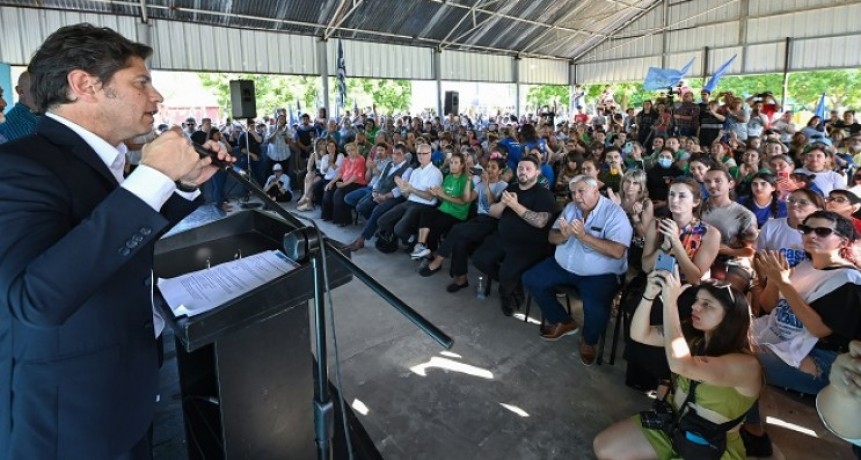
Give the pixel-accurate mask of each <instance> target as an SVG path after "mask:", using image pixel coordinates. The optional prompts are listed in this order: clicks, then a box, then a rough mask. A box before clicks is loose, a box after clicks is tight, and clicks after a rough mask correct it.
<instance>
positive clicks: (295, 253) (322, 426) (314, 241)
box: [193, 144, 454, 460]
mask: <svg viewBox="0 0 861 460" xmlns="http://www.w3.org/2000/svg"><path fill="white" fill-rule="evenodd" d="M193 145H194V149H195V150H196V151H197V153H198V154H199V155H201V156H210V155H211V156H212V161H213V164H214V165H215V166H218V167H220V168H222V169H224V170H225V171H227V174H228V175H229V176H231V177H233V178H234V179H235V180H236V181H237V182H239V183H240V184H242V185H243V186H244V187H245V188H246V190H248V191H249V192H250V193H251V194H253V195H256V196H257V197H258V198H260V199H261V200H263V203H264V205H265V207H268V208H271V209H272V210H273V211H275V213H276V214H278V216H279V217H281V218H282V219H284V220H285V221H287V223H289V224H291V225H292V226H293V227H294V228H295V229H294V230H293V231H291V232H290V233H287V234H285V235H284V241H283V242H284V250H285V252H286V253H287V255H288V256H289V257H290V258H292V259H294V260H295V261H296V262H298V263H303V262H307V261H310V262H311V267H312V268H313V270H314V325H315V333H316V341H315V348H316V351H317V364H316V367H315V375H316V382H315V387H314V433H315V442H316V444H317V458H318V460H329V459H331V458H332V446H331V440H332V430H333V426H334V406H333V405H332V399H331V394H330V393H329V375H328V372H329V371H328V364H327V361H328V359H327V358H328V357H327V348H326V323H325V309H324V295H325V290H326V289H327V286H326V281H325V277H326V271H325V267H324V264H325V263H326V258H327V255H329V254H331V256H332V258H334V259H335V260H337V261H338V262H339V263H340V264H341V265H343V266H344V268H346V269H347V271H349V272H350V273H351V274H352V275H353V276H355V277H356V278H358V279H359V281H361V282H362V283H364V284H365V285H366V286H368V287H369V288H371V290H372V291H374V292H375V293H376V294H377V295H379V296H380V297H381V298H382V299H383V300H385V301H386V302H387V303H388V304H389V305H391V306H392V307H394V309H395V310H397V311H398V312H399V313H401V314H402V315H404V316H405V317H406V318H407V319H408V320H409V321H410V322H412V323H413V324H414V325H416V327H418V328H419V330H421V331H422V332H424V333H425V334H427V335H428V336H430V337H431V338H432V339H434V341H436V342H437V343H439V344H440V345H442V346H443V347H444V348H445V349H451V347H452V345H454V340H453V339H452V338H451V337H449V336H448V335H447V334H446V333H445V332H443V331H442V330H440V329H439V328H437V327H436V326H435V325H434V324H433V323H431V322H430V321H428V320H427V319H425V318H424V317H423V316H422V315H421V314H419V313H418V312H416V311H415V310H413V309H412V308H410V307H409V306H408V305H407V304H406V303H404V301H403V300H401V299H400V298H398V297H397V296H396V295H395V294H394V293H392V292H391V291H390V290H388V289H387V288H386V287H385V286H383V285H382V284H380V283H379V282H378V281H377V280H375V279H374V278H373V277H371V275H369V274H368V273H367V272H365V271H364V270H362V269H361V268H359V267H358V266H357V265H356V264H355V263H354V262H353V261H352V260H351V259H350V258H349V257H347V256H346V255H344V253H342V252H341V250H340V249H338V248H337V247H335V246H334V245H333V244H332V243H331V242H329V241H327V240H325V239H324V238H323V237H322V234H321V233H320V231H319V229H316V228H314V227H309V226H307V225H303V223H302V221H301V220H300V218H298V217H296V216H295V215H294V214H293V213H291V212H290V211H287V210H286V209H284V208H282V207H281V205H280V204H279V203H277V202H276V201H275V200H273V199H272V198H271V197H270V196H269V195H268V194H267V193H266V192H264V191H263V189H262V188H261V187H260V186H259V185H257V184H256V183H254V182H253V181H252V180H250V179H249V177H247V176H248V175H249V173H248V172H246V171H242V170H241V169H239V168H237V167H233V165H231V164H230V163H226V162H223V161H221V160H217V159H216V157H215V156H214V155H212V152H210V151H209V150H206V149H205V148H203V147H202V146H200V145H198V144H193ZM340 397H342V398H343V395H340ZM345 435H346V436H349V433H345Z"/></svg>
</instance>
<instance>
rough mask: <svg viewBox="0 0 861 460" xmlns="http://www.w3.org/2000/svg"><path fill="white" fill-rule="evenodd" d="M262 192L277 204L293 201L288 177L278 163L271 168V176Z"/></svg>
mask: <svg viewBox="0 0 861 460" xmlns="http://www.w3.org/2000/svg"><path fill="white" fill-rule="evenodd" d="M263 191H264V192H266V194H267V195H269V196H271V197H272V199H273V200H275V201H277V202H279V203H285V202H288V201H293V189H291V188H290V176H288V175H287V174H284V168H283V167H281V164H280V163H275V165H274V166H272V175H271V176H269V178H268V179H266V185H264V186H263Z"/></svg>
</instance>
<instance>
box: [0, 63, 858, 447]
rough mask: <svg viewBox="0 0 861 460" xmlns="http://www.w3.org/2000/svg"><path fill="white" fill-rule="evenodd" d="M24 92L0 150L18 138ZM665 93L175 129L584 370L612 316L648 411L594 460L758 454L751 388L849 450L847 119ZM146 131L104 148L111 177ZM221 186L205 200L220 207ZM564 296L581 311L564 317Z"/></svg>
mask: <svg viewBox="0 0 861 460" xmlns="http://www.w3.org/2000/svg"><path fill="white" fill-rule="evenodd" d="M28 78H29V76H28V75H27V74H25V75H24V76H22V80H20V81H19V82H18V83H19V85H18V88H16V90H18V92H19V95H20V100H21V102H20V103H19V104H21V106H20V107H19V106H16V109H14V110H13V112H10V114H9V116H8V117H7V119H6V122H5V123H3V124H0V135H2V136H3V138H5V139H2V140H13V139H14V138H16V137H20V136H26V135H27V134H28V132H32V131H33V130H34V129H35V123H36V117H35V115H34V114H33V109H31V108H30V105H31V104H32V99H31V98H30V96H29V93H28V92H27V91H28V88H29V82H28ZM19 89H20V90H19ZM584 98H585V96H583V95H582V94H580V95H579V96H578V98H577V101H578V102H579V103H581V104H582V103H583V101H584ZM679 99H680V100H679V101H678V102H676V101H674V100H673V98H672V97H669V96H665V95H662V97H660V98H658V99H656V100H655V101H654V102H653V101H648V100H647V101H645V102H644V103H643V104H642V107H637V108H626V110H622V108H621V107H619V106H618V104H616V102H615V100H614V98H613V95H612V89H611V88H610V87H608V88H607V89H605V91H604V93H602V96H601V98H600V100H599V101H597V103H596V104H595V106H596V110H595V112H594V113H592V114H587V113H586V110H585V109H584V108H583V107H582V106H581V107H577V111H576V112H577V113H576V115H574V116H573V117H571V119H570V120H559V119H557V118H556V116H555V114H554V113H552V112H549V111H544V112H540V113H536V114H534V115H531V116H523V117H519V118H518V117H516V116H511V115H508V116H502V115H496V116H482V117H480V118H479V119H477V120H471V119H469V118H468V117H466V116H457V115H455V114H449V115H448V116H446V117H444V118H440V117H428V118H423V117H410V116H399V117H390V116H385V115H381V114H378V113H377V112H376V109H375V108H374V109H373V110H371V111H369V112H368V113H361V114H349V113H348V114H346V115H345V116H343V117H340V119H335V118H331V117H329V116H328V114H327V113H326V111H325V110H324V109H320V111H319V112H318V113H317V114H316V116H315V117H312V116H311V114H302V115H301V116H300V118H299V121H298V122H297V123H296V124H294V125H291V124H290V123H289V122H288V116H287V113H286V111H285V110H283V109H282V110H279V111H277V112H276V113H275V114H274V116H272V117H264V118H263V119H262V120H260V121H257V120H248V121H247V122H246V123H245V124H239V123H235V122H232V121H230V120H228V122H227V123H225V124H223V125H222V126H214V125H213V123H212V120H209V119H202V120H201V122H200V124H198V123H197V121H196V120H195V119H193V118H189V119H188V120H186V121H185V123H183V128H182V130H183V133H184V134H185V136H187V137H188V138H190V139H191V140H193V141H195V142H197V143H200V144H204V143H208V145H210V146H216V145H217V146H221V147H219V148H218V150H219V151H221V150H223V151H226V152H232V153H233V155H234V156H235V157H236V161H237V164H239V165H240V166H241V167H244V168H246V169H248V170H250V171H251V173H252V176H253V177H254V178H255V179H256V180H257V181H258V182H259V183H260V184H263V187H264V189H265V191H266V192H267V193H269V194H270V195H271V196H272V197H273V198H275V199H276V200H277V201H279V202H291V201H294V198H296V197H298V203H297V204H298V207H297V209H298V210H299V211H301V212H307V213H312V212H315V210H316V209H319V210H320V214H319V218H321V219H322V220H324V221H331V222H332V223H334V224H337V225H340V226H344V227H346V226H350V225H355V224H356V223H359V222H361V232H360V234H359V235H358V236H356V238H355V239H354V240H353V241H352V242H350V243H349V244H348V245H346V247H345V249H346V250H350V251H360V250H363V248H365V246H366V245H368V244H369V242H371V241H373V246H374V247H375V248H376V250H378V251H380V252H383V253H396V252H398V251H399V250H403V251H404V252H406V254H408V255H409V257H411V258H412V259H414V260H416V261H418V263H419V264H420V265H419V269H418V275H416V276H421V277H429V276H433V275H434V274H436V273H437V272H439V271H441V270H442V269H443V268H444V266H445V265H446V261H448V265H449V270H448V273H449V276H450V277H451V282H450V283H449V284H448V286H447V288H446V290H447V292H449V293H451V294H452V295H455V294H457V293H458V292H459V291H461V290H462V289H464V288H466V287H468V286H469V280H468V279H469V278H468V273H469V270H470V267H474V270H476V271H477V272H478V273H479V274H480V276H482V277H483V278H484V280H486V281H485V283H484V285H483V290H484V292H482V294H484V295H488V294H489V293H490V292H491V290H492V289H491V286H492V284H493V283H496V292H497V293H498V301H499V306H500V310H501V311H502V313H503V314H504V315H507V316H510V315H512V314H513V313H514V311H515V310H517V309H518V308H520V307H521V306H522V305H523V304H524V303H525V301H526V300H525V299H526V297H527V296H529V297H531V298H532V299H533V300H534V302H535V303H536V304H537V305H538V306H539V308H540V309H541V313H542V317H543V321H542V325H541V327H540V329H539V336H540V337H541V338H542V339H544V340H549V341H556V340H560V339H563V338H564V337H566V336H570V335H573V334H575V333H577V332H578V331H581V334H580V342H579V356H580V359H581V361H582V362H583V363H584V364H586V365H590V364H592V363H594V362H595V361H596V355H597V350H596V344H597V342H598V341H599V339H600V337H601V336H602V335H603V334H604V333H605V330H606V329H607V324H608V322H609V319H610V316H611V311H612V309H613V308H621V309H624V311H625V312H626V314H628V315H629V316H630V318H631V327H630V333H629V343H628V345H627V347H626V357H627V360H628V362H629V369H628V373H629V374H632V375H630V376H629V377H630V378H629V379H626V380H628V381H629V382H637V383H633V384H632V386H635V387H637V388H639V389H655V388H662V382H664V381H667V380H668V381H669V383H670V385H669V386H668V389H667V391H666V392H664V393H663V394H665V395H666V397H665V398H658V402H657V403H656V406H655V408H653V410H651V411H645V412H643V413H641V414H639V415H637V416H635V417H633V418H632V419H628V420H625V421H622V422H620V423H618V424H616V425H613V426H611V427H609V428H607V429H606V430H605V431H604V432H602V433H601V434H599V435H598V436H597V437H596V439H595V442H594V448H595V453H596V455H597V456H598V457H599V458H648V457H658V458H670V457H671V456H673V455H681V456H683V457H684V458H721V456H724V457H723V458H743V457H744V455H745V454H746V455H751V456H768V455H770V454H771V449H772V444H771V441H770V440H769V438H768V435H767V433H766V430H765V427H764V425H763V423H762V417H761V413H760V411H759V402H758V401H759V397H760V395H761V394H762V392H763V391H764V385H763V382H765V383H766V384H770V385H775V386H778V387H781V388H787V389H791V390H793V391H797V392H801V393H807V394H811V395H815V394H819V395H820V404H819V409H820V411H821V413H822V416H823V419H824V420H826V423H827V426H828V427H829V429H831V430H832V431H835V432H836V433H838V434H839V435H841V436H842V437H844V438H846V439H849V440H850V441H852V442H854V443H855V444H856V445H857V443H858V438H859V433H858V432H857V429H856V428H857V426H858V424H857V422H856V423H855V424H854V425H853V422H852V420H857V412H855V414H854V416H855V417H856V418H855V419H853V413H851V412H847V411H846V410H845V408H846V407H847V406H848V407H857V406H858V399H859V393H861V388H859V387H861V367H859V359H861V355H859V348H861V347H859V343H858V342H857V341H858V340H859V339H861V273H859V271H858V270H859V263H861V259H859V254H861V251H859V248H861V243H859V242H858V240H859V237H861V220H859V219H858V218H857V217H856V215H857V214H858V213H859V210H861V170H859V166H861V124H859V123H858V122H857V121H856V120H855V114H854V111H852V110H846V111H844V112H843V113H842V114H840V113H837V112H834V113H832V116H831V118H830V119H828V120H822V119H820V118H819V117H813V118H811V120H810V121H809V122H808V123H807V124H806V125H805V126H803V127H800V126H795V124H794V123H793V122H792V113H791V112H790V111H788V110H783V109H782V108H781V107H780V105H779V104H778V103H777V101H776V100H775V99H774V96H773V95H772V94H771V93H769V92H763V93H760V94H755V95H753V96H750V97H741V96H737V95H734V94H731V93H720V94H717V95H715V97H714V98H712V95H711V94H710V93H709V92H708V91H706V90H703V91H702V92H701V93H700V101H699V102H695V97H694V93H693V92H691V91H683V92H682V93H681V94H680V95H679ZM0 103H2V105H3V106H5V101H3V99H2V94H0ZM28 130H29V131H28ZM162 132H172V131H170V130H169V129H168V127H167V126H159V127H157V128H155V129H153V131H152V132H151V133H148V134H142V135H139V136H135V137H131V138H128V139H124V141H123V143H122V144H121V145H120V147H119V151H120V152H125V155H126V158H127V161H126V167H125V171H124V172H125V175H126V176H130V174H131V173H132V172H133V171H134V170H135V169H136V168H138V167H139V165H140V161H141V156H142V151H143V148H144V145H146V144H147V143H151V142H153V141H154V140H155V139H157V137H158V136H159V135H160V134H161V133H162ZM225 180H226V176H225V174H224V172H223V171H222V172H218V173H215V175H214V176H213V178H212V180H210V181H208V183H207V184H208V185H207V186H208V187H209V188H210V190H209V194H210V196H211V197H212V199H213V200H214V202H215V203H216V205H218V206H219V207H220V208H221V209H223V210H229V209H230V204H229V201H228V200H227V197H226V195H225V190H224V186H225ZM563 290H565V291H568V290H573V291H575V292H576V293H577V294H578V295H579V297H580V299H581V300H582V302H583V312H584V322H583V324H582V325H580V324H578V323H577V322H576V321H575V319H574V318H572V316H571V314H570V312H569V311H566V309H565V308H563V306H562V305H561V304H560V301H559V298H558V296H557V294H558V293H560V291H563ZM631 293H635V295H631ZM626 299H633V301H628V302H626ZM633 374H637V375H633ZM835 376H837V381H835ZM835 401H837V402H835Z"/></svg>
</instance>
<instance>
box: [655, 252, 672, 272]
mask: <svg viewBox="0 0 861 460" xmlns="http://www.w3.org/2000/svg"><path fill="white" fill-rule="evenodd" d="M675 268H676V258H675V257H673V256H671V255H669V254H665V253H663V252H662V253H660V254H658V260H657V261H656V262H655V270H666V271H668V272H670V273H673V270H675Z"/></svg>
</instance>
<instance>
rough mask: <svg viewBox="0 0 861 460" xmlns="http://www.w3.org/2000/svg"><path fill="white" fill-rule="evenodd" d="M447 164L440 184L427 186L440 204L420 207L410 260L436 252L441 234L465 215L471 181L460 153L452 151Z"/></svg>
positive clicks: (470, 196)
mask: <svg viewBox="0 0 861 460" xmlns="http://www.w3.org/2000/svg"><path fill="white" fill-rule="evenodd" d="M448 166H449V171H450V173H449V174H448V175H446V176H445V178H444V179H443V181H442V186H437V187H433V188H431V189H430V192H431V194H433V196H435V197H437V198H439V200H440V201H441V202H442V203H441V204H440V205H439V207H436V208H426V209H422V210H421V213H420V214H419V233H418V238H417V240H418V241H417V243H416V247H415V248H414V249H413V252H412V254H410V257H412V258H413V259H421V258H424V257H427V256H429V255H431V254H432V253H434V252H436V250H437V247H438V246H439V239H440V238H441V237H442V234H443V233H446V232H448V230H449V229H451V227H452V226H453V225H454V224H456V223H459V222H463V221H465V220H466V217H467V214H469V205H470V203H472V200H473V196H472V181H471V180H470V178H471V175H470V174H469V172H467V171H464V169H463V168H464V158H463V155H462V154H460V153H454V154H452V156H451V158H449V162H448ZM425 268H426V267H425ZM437 270H439V268H437Z"/></svg>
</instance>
